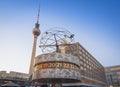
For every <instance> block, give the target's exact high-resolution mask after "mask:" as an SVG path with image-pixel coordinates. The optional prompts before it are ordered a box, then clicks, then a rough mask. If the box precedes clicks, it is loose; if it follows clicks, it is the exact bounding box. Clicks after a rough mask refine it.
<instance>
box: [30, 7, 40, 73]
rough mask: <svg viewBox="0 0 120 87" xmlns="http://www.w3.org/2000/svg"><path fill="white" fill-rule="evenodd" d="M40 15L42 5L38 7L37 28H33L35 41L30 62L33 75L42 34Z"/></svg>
mask: <svg viewBox="0 0 120 87" xmlns="http://www.w3.org/2000/svg"><path fill="white" fill-rule="evenodd" d="M39 16H40V5H39V9H38V16H37V22H36V23H35V28H33V30H32V33H33V35H34V42H33V47H32V55H31V62H30V68H29V74H30V75H32V73H33V70H34V60H35V55H36V45H37V38H38V36H39V35H40V33H41V32H40V29H39V25H40V24H39Z"/></svg>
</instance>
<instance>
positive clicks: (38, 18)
mask: <svg viewBox="0 0 120 87" xmlns="http://www.w3.org/2000/svg"><path fill="white" fill-rule="evenodd" d="M39 20H40V3H39V6H38V15H37V23H38V24H39Z"/></svg>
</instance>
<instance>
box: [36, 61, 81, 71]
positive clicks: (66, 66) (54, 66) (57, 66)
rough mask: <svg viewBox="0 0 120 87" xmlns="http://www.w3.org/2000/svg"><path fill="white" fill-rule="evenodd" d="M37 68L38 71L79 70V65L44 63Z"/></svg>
mask: <svg viewBox="0 0 120 87" xmlns="http://www.w3.org/2000/svg"><path fill="white" fill-rule="evenodd" d="M35 68H36V69H37V70H41V69H46V68H67V69H76V70H79V66H78V65H76V64H73V63H68V62H44V63H40V64H37V65H36V66H35Z"/></svg>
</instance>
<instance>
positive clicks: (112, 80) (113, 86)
mask: <svg viewBox="0 0 120 87" xmlns="http://www.w3.org/2000/svg"><path fill="white" fill-rule="evenodd" d="M110 79H111V82H112V86H113V87H114V82H113V78H112V75H111V74H110Z"/></svg>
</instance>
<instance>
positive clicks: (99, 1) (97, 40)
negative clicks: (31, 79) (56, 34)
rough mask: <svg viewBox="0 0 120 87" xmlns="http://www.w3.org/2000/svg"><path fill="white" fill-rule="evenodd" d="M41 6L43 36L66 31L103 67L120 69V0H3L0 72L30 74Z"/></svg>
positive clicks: (0, 14)
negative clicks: (53, 30)
mask: <svg viewBox="0 0 120 87" xmlns="http://www.w3.org/2000/svg"><path fill="white" fill-rule="evenodd" d="M39 2H40V4H41V8H40V10H41V12H40V30H41V33H43V32H44V31H45V30H48V29H49V28H52V27H62V28H65V29H67V30H69V31H70V32H71V33H73V34H75V41H76V42H80V43H81V44H82V45H83V47H85V48H86V49H87V50H88V51H89V52H90V53H91V54H92V55H93V56H94V57H95V58H96V59H97V60H98V61H99V62H100V63H101V64H102V65H103V66H112V65H120V1H119V0H41V1H40V0H0V71H1V70H7V71H18V72H26V73H27V72H28V71H29V63H30V58H31V52H32V44H33V35H32V29H33V28H34V24H35V22H36V19H37V10H38V4H39ZM39 41H40V37H39V38H38V46H39ZM38 46H37V54H36V55H39V54H41V51H40V48H39V47H38Z"/></svg>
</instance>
